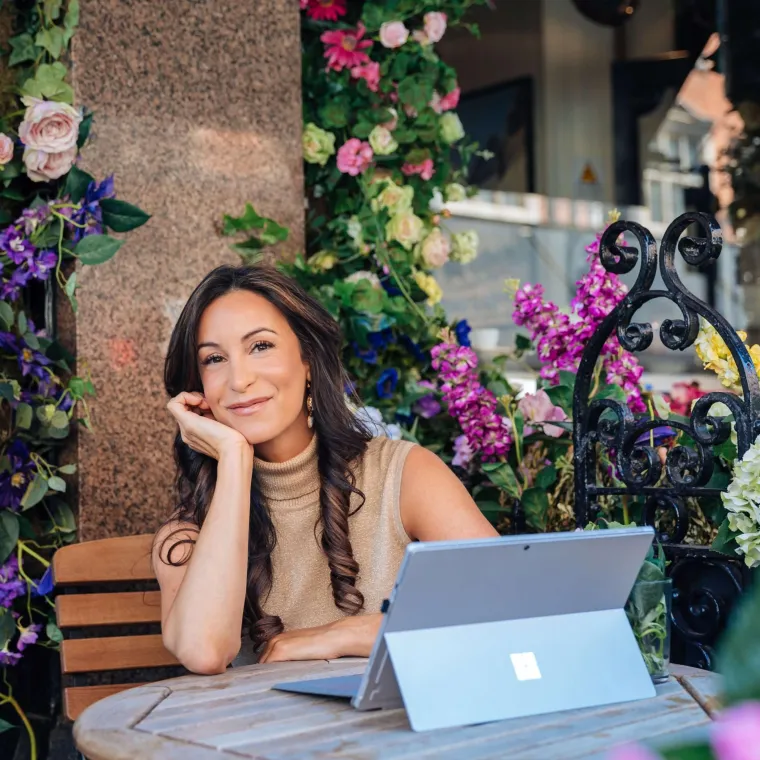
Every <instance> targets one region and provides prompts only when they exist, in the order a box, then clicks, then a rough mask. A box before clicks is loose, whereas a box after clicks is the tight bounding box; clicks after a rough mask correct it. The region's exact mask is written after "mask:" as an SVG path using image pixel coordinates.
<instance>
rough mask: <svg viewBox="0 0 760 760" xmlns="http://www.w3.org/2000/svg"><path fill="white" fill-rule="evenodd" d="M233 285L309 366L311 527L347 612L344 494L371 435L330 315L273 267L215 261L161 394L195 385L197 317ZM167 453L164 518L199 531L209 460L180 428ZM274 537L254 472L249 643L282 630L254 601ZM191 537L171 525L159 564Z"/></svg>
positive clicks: (351, 574) (171, 353) (185, 320)
mask: <svg viewBox="0 0 760 760" xmlns="http://www.w3.org/2000/svg"><path fill="white" fill-rule="evenodd" d="M236 290H248V291H250V292H252V293H256V294H257V295H259V296H262V297H263V298H266V299H267V301H269V302H270V303H271V304H272V305H274V306H275V307H276V308H277V309H279V311H280V312H281V313H282V314H283V316H284V317H285V318H286V319H287V321H288V324H289V325H290V327H291V329H292V330H293V332H294V333H295V334H296V337H297V338H298V342H299V344H300V347H301V358H302V359H303V360H304V361H305V362H308V364H309V367H310V370H311V394H312V401H313V405H314V429H315V432H316V435H317V459H318V463H319V475H320V480H321V487H320V492H319V504H320V515H319V520H318V521H317V523H316V525H315V532H319V533H321V536H320V541H321V545H322V549H323V551H324V553H325V555H326V556H327V561H328V565H329V567H330V581H331V584H332V592H333V598H334V600H335V605H336V606H337V607H338V609H340V610H342V611H343V612H346V613H348V614H356V613H358V612H359V611H361V610H362V608H363V606H364V597H363V596H362V593H361V592H360V591H359V589H357V588H356V578H357V575H358V572H359V566H358V564H357V562H356V560H355V559H354V555H353V551H352V549H351V541H350V540H349V535H348V517H349V514H350V513H351V504H350V501H351V495H352V494H356V495H357V496H358V506H356V507H355V510H357V509H360V508H361V506H362V505H363V504H364V494H363V493H362V492H361V491H360V490H359V489H357V488H356V479H355V477H354V474H353V467H352V465H353V464H354V463H355V462H356V461H357V460H358V459H359V458H360V457H361V456H362V454H363V453H364V452H365V450H366V448H367V442H368V440H369V439H370V433H369V432H368V431H367V430H366V429H365V428H364V427H363V426H362V425H361V424H360V423H358V422H357V420H356V419H355V418H354V415H353V414H352V412H351V410H350V409H349V408H348V407H347V405H346V401H345V395H344V394H345V389H346V387H347V382H346V380H347V377H346V373H345V370H344V368H343V365H342V363H341V360H340V352H341V348H342V340H343V339H342V334H341V331H340V328H339V326H338V324H337V322H336V321H335V320H334V319H333V318H332V317H331V316H330V314H329V313H328V312H327V311H326V310H325V309H324V308H323V307H322V306H321V305H320V304H319V303H318V302H317V301H316V300H315V299H314V298H312V297H311V296H309V295H308V294H307V293H306V292H305V291H304V290H303V289H302V288H301V287H300V286H299V285H298V284H297V283H296V282H295V281H294V280H292V279H290V278H289V277H287V276H286V275H283V274H282V273H280V272H279V271H277V270H276V269H274V268H273V267H270V266H259V265H257V266H250V267H242V266H241V267H233V266H221V267H218V268H217V269H214V270H213V271H212V272H210V273H209V274H208V275H207V276H206V277H205V278H204V279H203V281H202V282H201V283H200V285H198V287H197V288H196V289H195V291H194V292H193V294H192V295H191V296H190V298H189V300H188V301H187V303H186V304H185V307H184V309H183V310H182V313H181V314H180V317H179V320H178V321H177V324H176V325H175V327H174V331H173V332H172V336H171V340H170V342H169V349H168V353H167V356H166V363H165V366H164V385H165V387H166V392H167V393H168V394H169V396H176V395H177V394H178V393H181V392H182V391H190V392H192V391H202V390H203V388H202V386H201V379H200V371H199V366H198V350H197V343H198V341H197V335H198V325H199V322H200V319H201V315H202V314H203V312H204V311H205V310H206V308H207V307H208V306H209V305H210V304H211V303H212V302H213V301H215V300H216V299H217V298H220V297H221V296H223V295H225V294H227V293H230V292H232V291H236ZM304 391H305V389H304ZM174 456H175V460H176V463H177V480H176V486H177V491H178V497H179V500H178V506H177V509H176V511H175V513H174V514H173V515H172V520H181V521H184V522H189V523H191V524H192V525H194V526H197V529H198V530H200V529H201V528H202V526H203V521H204V519H205V517H206V513H207V511H208V508H209V505H210V503H211V499H212V497H213V495H214V488H215V486H216V465H217V463H216V460H215V459H213V458H211V457H208V456H205V455H204V454H200V453H198V452H197V451H194V450H193V449H191V448H190V447H189V446H188V445H187V444H185V443H184V442H183V441H182V438H181V436H180V434H179V432H178V433H177V436H176V438H175V440H174ZM320 529H321V530H320ZM276 541H277V536H276V535H275V530H274V526H273V524H272V520H271V518H270V515H269V511H268V509H267V505H266V502H265V501H264V500H263V499H262V497H261V493H260V491H259V488H258V484H257V481H256V475H255V473H254V476H253V478H252V482H251V512H250V529H249V533H248V588H247V592H246V603H245V612H244V622H245V624H246V625H247V627H248V629H249V632H250V636H251V638H252V639H253V642H254V646H255V647H258V646H260V645H261V644H263V643H264V642H266V641H268V640H269V639H270V638H271V637H272V636H274V635H276V634H278V633H281V632H282V630H283V626H282V621H281V620H280V618H279V617H277V616H274V615H264V613H263V611H262V606H261V605H262V599H265V598H266V595H267V593H268V592H269V589H270V588H271V583H272V551H273V550H274V547H275V543H276ZM194 543H195V542H194V540H193V539H191V538H188V537H187V533H186V531H183V530H182V529H179V530H177V531H175V532H172V533H171V534H170V535H169V536H168V537H167V538H166V539H165V540H164V542H163V544H162V546H161V547H160V552H159V555H160V556H161V558H162V560H163V561H164V562H166V563H167V564H171V565H182V564H184V563H186V562H187V561H188V560H189V558H190V555H191V553H192V545H193V544H194Z"/></svg>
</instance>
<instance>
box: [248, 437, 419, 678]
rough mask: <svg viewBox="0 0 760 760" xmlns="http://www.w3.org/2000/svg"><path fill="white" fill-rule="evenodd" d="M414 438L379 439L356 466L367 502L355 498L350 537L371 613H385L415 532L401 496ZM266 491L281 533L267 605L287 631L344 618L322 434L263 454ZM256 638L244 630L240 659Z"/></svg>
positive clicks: (261, 477)
mask: <svg viewBox="0 0 760 760" xmlns="http://www.w3.org/2000/svg"><path fill="white" fill-rule="evenodd" d="M413 445H414V444H412V443H409V442H407V441H392V440H390V439H388V438H384V437H378V438H373V439H372V440H371V441H370V442H369V443H368V444H367V450H366V452H365V454H364V456H363V457H362V459H361V461H360V462H359V463H358V465H357V466H356V467H355V469H354V473H355V475H356V487H357V488H358V489H359V490H360V491H362V493H363V494H364V496H365V502H364V505H363V506H362V507H361V509H359V510H358V511H354V510H355V509H356V506H358V504H359V499H358V497H356V498H353V497H352V512H353V514H351V515H350V516H349V518H348V526H349V538H350V540H351V548H352V549H353V553H354V558H355V559H356V561H357V563H358V564H359V576H358V578H357V583H356V586H357V588H358V589H359V590H360V591H361V592H362V594H363V595H364V610H363V612H364V613H372V612H380V606H381V604H382V602H383V600H384V599H386V598H387V597H388V596H389V595H390V592H391V590H392V589H393V584H394V582H395V580H396V573H397V572H398V569H399V566H400V564H401V560H402V558H403V555H404V550H405V548H406V546H407V544H409V543H410V541H411V539H410V538H409V536H408V535H407V534H406V531H405V530H404V526H403V524H402V522H401V514H400V510H399V495H400V492H401V474H402V471H403V469H404V462H405V460H406V457H407V455H408V453H409V451H410V450H411V448H412V447H413ZM254 467H255V471H256V476H257V478H258V481H259V485H260V488H261V494H262V496H263V497H264V498H265V499H266V503H267V507H268V508H269V513H270V515H271V517H272V522H273V524H274V528H275V531H276V535H277V543H276V546H275V549H274V552H273V554H272V588H271V591H270V592H269V594H268V596H267V597H266V599H265V600H262V609H263V610H264V612H265V613H266V614H268V615H278V616H279V617H280V618H281V620H282V622H283V625H284V626H285V630H286V631H287V630H296V629H299V628H311V627H314V626H319V625H324V624H326V623H331V622H333V621H335V620H339V619H340V618H342V617H345V613H343V612H341V611H340V610H339V609H338V608H337V607H336V606H335V601H334V600H333V595H332V586H331V585H330V568H329V567H328V564H327V557H326V555H325V554H324V553H323V551H322V547H321V546H320V544H319V535H320V528H319V527H317V528H316V530H315V526H317V522H318V520H319V488H320V480H319V471H318V467H317V439H316V437H314V438H312V440H311V443H310V444H309V446H308V448H306V450H304V451H303V452H302V453H301V454H299V455H298V456H297V457H295V458H294V459H291V460H290V461H288V462H280V463H272V462H262V461H258V460H257V461H256V462H255V464H254ZM251 649H252V644H251V641H250V639H249V638H248V637H247V636H244V637H243V650H242V651H241V656H239V657H238V658H237V659H236V661H235V663H234V664H235V665H238V664H243V663H244V662H250V661H252V660H251V657H252V654H253V653H252V651H250V650H251Z"/></svg>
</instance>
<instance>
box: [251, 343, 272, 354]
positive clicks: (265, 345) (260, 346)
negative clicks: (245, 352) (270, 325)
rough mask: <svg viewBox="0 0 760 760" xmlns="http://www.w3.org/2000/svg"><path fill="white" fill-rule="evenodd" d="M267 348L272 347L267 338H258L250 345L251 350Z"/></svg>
mask: <svg viewBox="0 0 760 760" xmlns="http://www.w3.org/2000/svg"><path fill="white" fill-rule="evenodd" d="M268 348H272V344H271V343H270V342H269V341H267V340H260V341H257V342H256V343H254V344H253V346H251V352H252V353H257V352H260V351H266V350H267V349H268Z"/></svg>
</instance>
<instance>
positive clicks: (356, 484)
mask: <svg viewBox="0 0 760 760" xmlns="http://www.w3.org/2000/svg"><path fill="white" fill-rule="evenodd" d="M341 345H342V338H341V334H340V330H339V327H338V325H337V324H336V322H335V321H334V320H333V318H332V317H331V316H330V315H329V314H328V313H327V311H325V309H323V308H322V306H320V305H319V303H317V302H316V301H315V300H314V299H312V298H311V297H310V296H308V295H307V294H306V293H305V292H304V291H303V290H302V289H301V288H300V287H299V286H298V285H297V284H296V283H295V282H293V281H292V280H290V279H289V278H287V277H286V276H284V275H282V274H280V273H279V272H277V271H276V270H275V269H272V268H264V267H237V268H236V267H230V266H223V267H220V268H218V269H216V270H214V271H213V272H211V273H210V274H209V275H208V276H207V277H206V278H205V279H204V280H203V282H201V284H200V285H199V286H198V287H197V288H196V290H195V291H194V293H193V294H192V295H191V296H190V299H189V300H188V302H187V304H186V305H185V308H184V309H183V311H182V314H181V315H180V318H179V320H178V322H177V324H176V326H175V328H174V331H173V333H172V337H171V341H170V344H169V350H168V355H167V358H166V365H165V378H164V379H165V385H166V390H167V392H168V393H169V395H170V396H171V397H172V398H171V401H170V402H169V404H168V409H169V411H170V412H171V414H172V415H173V416H174V418H175V419H176V421H177V423H178V425H179V432H178V434H177V437H176V440H175V445H174V451H175V457H176V460H177V465H178V490H179V506H178V508H177V510H176V512H175V514H174V515H173V516H172V518H171V520H170V521H169V522H168V523H167V524H166V525H164V526H163V527H162V528H161V529H160V530H159V531H158V533H157V535H156V541H155V544H154V552H153V564H154V568H155V571H156V575H157V577H158V582H159V584H160V586H161V607H162V609H161V620H162V630H163V640H164V644H165V646H166V648H167V649H169V651H171V652H172V653H174V655H175V656H176V657H177V659H178V660H179V661H180V662H181V663H182V664H183V665H184V666H185V667H186V668H188V669H189V670H191V671H194V672H196V673H220V672H222V671H224V669H225V668H226V667H227V666H228V665H229V664H230V663H231V662H232V661H233V659H235V658H236V656H238V653H239V652H240V650H241V646H242V645H243V637H242V636H241V631H242V630H244V629H247V632H248V635H247V636H246V637H245V639H246V645H245V650H244V652H243V653H242V655H241V656H242V657H243V659H248V660H249V661H253V657H254V656H255V655H254V652H256V651H257V650H258V653H259V656H258V660H259V662H275V661H282V660H310V659H328V658H336V657H341V656H348V655H354V656H365V657H366V656H369V653H370V651H371V649H372V645H373V642H374V639H375V637H376V635H377V632H378V629H379V625H380V620H381V615H380V606H381V604H382V600H383V599H384V598H386V597H387V596H388V595H389V593H390V591H391V590H392V588H393V583H394V580H395V577H396V573H397V571H398V567H399V565H400V562H401V559H402V557H403V554H404V549H405V547H406V545H407V544H408V543H409V542H410V541H435V540H441V539H453V538H476V537H486V536H495V535H496V532H495V531H494V529H493V528H492V526H491V525H490V524H489V523H488V522H487V520H486V519H485V518H484V517H483V516H482V514H481V513H480V511H479V510H478V508H477V506H476V505H475V503H474V502H473V501H472V499H471V498H470V496H469V494H468V493H467V491H466V490H465V489H464V487H463V486H462V484H461V483H460V482H459V480H458V479H457V478H456V477H455V476H454V475H453V473H452V472H451V471H450V470H449V468H448V467H447V466H446V465H445V464H444V463H443V462H442V461H441V460H440V459H438V457H436V456H435V455H434V454H432V453H431V452H429V451H427V450H426V449H424V448H421V447H419V446H414V445H412V444H410V443H408V442H403V441H391V440H388V439H387V438H372V437H371V436H370V434H369V433H368V432H367V431H365V430H364V429H363V428H362V427H361V425H360V424H359V423H358V422H357V421H356V420H355V418H354V416H353V414H352V413H351V411H350V409H349V408H348V406H347V405H346V400H345V395H344V388H345V387H346V377H345V373H344V370H343V367H342V366H341V362H340V350H341ZM251 640H252V641H251Z"/></svg>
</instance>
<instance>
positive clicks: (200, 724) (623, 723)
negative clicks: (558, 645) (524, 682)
mask: <svg viewBox="0 0 760 760" xmlns="http://www.w3.org/2000/svg"><path fill="white" fill-rule="evenodd" d="M365 665H366V660H360V659H348V660H336V661H322V660H320V661H317V662H288V663H278V664H273V665H252V666H249V667H245V668H235V669H231V670H228V671H227V672H226V673H224V674H222V675H218V676H186V677H183V678H175V679H171V680H168V681H161V682H157V683H155V684H150V685H147V686H141V687H138V688H135V689H130V690H129V691H125V692H122V693H121V694H116V695H114V696H112V697H108V698H106V699H103V700H101V701H100V702H97V703H95V704H94V705H92V706H91V707H90V708H88V709H87V710H86V711H85V712H84V713H82V715H81V716H80V718H79V720H78V721H77V722H76V724H75V726H74V737H75V740H76V743H77V746H78V747H79V750H80V751H81V752H82V753H83V754H84V755H85V757H87V758H88V760H138V759H139V760H154V758H156V759H159V758H160V759H161V760H164V759H167V760H168V759H175V758H176V760H240V758H258V759H259V760H261V759H262V758H266V759H267V760H275V758H277V759H278V760H285V758H313V759H316V758H333V757H335V758H419V757H423V756H424V757H430V758H434V759H435V760H453V758H467V760H474V759H475V758H479V759H482V758H505V757H509V758H515V759H516V758H527V759H530V758H532V759H533V760H552V758H557V760H560V759H561V760H570V759H571V758H584V759H585V758H594V757H600V758H601V757H604V755H605V754H606V752H607V751H608V750H609V749H610V748H611V747H613V746H615V745H617V744H620V743H622V742H626V741H631V740H634V741H637V740H638V741H646V740H649V741H653V740H654V741H656V740H657V739H658V738H663V737H668V738H670V737H672V736H673V735H674V734H675V733H677V732H679V731H683V730H687V731H689V730H694V729H696V730H699V727H704V726H705V725H706V724H708V723H709V722H710V714H711V712H712V709H713V706H714V704H715V697H716V695H717V693H718V686H719V684H718V679H717V677H716V676H715V675H714V674H711V673H707V672H705V671H702V670H694V669H691V668H683V667H678V666H674V667H673V668H672V673H673V676H672V677H671V678H670V680H669V681H668V682H667V683H665V684H662V685H660V686H658V687H657V696H656V697H655V698H653V699H647V700H643V701H640V702H628V703H624V704H616V705H609V706H607V707H597V708H589V709H584V710H574V711H570V712H563V713H553V714H549V715H538V716H534V717H531V718H520V719H515V720H506V721H501V722H498V723H485V724H481V725H478V726H467V727H464V728H451V729H445V730H441V731H431V732H424V733H414V732H413V731H411V729H410V728H409V723H408V721H407V719H406V714H405V712H404V711H403V710H381V711H375V712H358V711H356V710H354V709H352V708H351V706H350V705H349V704H348V702H346V701H343V700H338V699H327V698H322V697H309V696H305V695H301V694H289V693H285V692H280V691H274V690H271V686H272V684H275V683H278V682H280V681H284V680H293V679H300V678H308V677H311V676H314V677H324V676H326V675H348V674H351V673H361V672H362V671H363V669H364V667H365Z"/></svg>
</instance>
